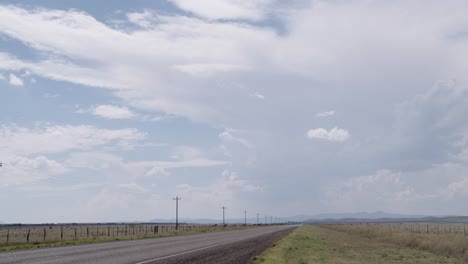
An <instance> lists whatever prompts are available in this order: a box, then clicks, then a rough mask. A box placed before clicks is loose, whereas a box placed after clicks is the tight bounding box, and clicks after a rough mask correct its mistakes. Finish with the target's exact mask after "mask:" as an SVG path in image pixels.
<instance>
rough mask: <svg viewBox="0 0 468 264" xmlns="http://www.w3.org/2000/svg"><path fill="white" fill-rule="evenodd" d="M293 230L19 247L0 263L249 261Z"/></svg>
mask: <svg viewBox="0 0 468 264" xmlns="http://www.w3.org/2000/svg"><path fill="white" fill-rule="evenodd" d="M291 229H292V227H291V226H273V227H260V228H253V229H246V230H240V231H227V232H215V233H206V234H197V235H190V236H178V237H167V238H158V239H144V240H133V241H120V242H110V243H102V244H92V245H79V246H68V247H57V248H44V249H32V250H18V251H10V252H3V253H0V263H2V264H3V263H9V264H10V263H11V264H13V263H38V264H82V263H99V264H111V263H112V264H129V263H132V264H152V263H154V264H169V263H171V264H173V263H246V262H248V261H249V259H251V258H252V257H253V256H255V255H258V254H260V253H261V252H262V251H263V250H265V249H266V248H268V247H270V246H271V245H272V244H273V243H274V242H275V241H276V240H278V239H279V238H281V237H282V236H284V235H286V234H287V233H288V232H290V231H291Z"/></svg>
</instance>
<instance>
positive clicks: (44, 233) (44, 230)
mask: <svg viewBox="0 0 468 264" xmlns="http://www.w3.org/2000/svg"><path fill="white" fill-rule="evenodd" d="M46 234H47V233H46V229H45V228H44V241H45V238H46Z"/></svg>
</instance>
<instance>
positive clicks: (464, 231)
mask: <svg viewBox="0 0 468 264" xmlns="http://www.w3.org/2000/svg"><path fill="white" fill-rule="evenodd" d="M463 236H465V237H466V225H465V224H463Z"/></svg>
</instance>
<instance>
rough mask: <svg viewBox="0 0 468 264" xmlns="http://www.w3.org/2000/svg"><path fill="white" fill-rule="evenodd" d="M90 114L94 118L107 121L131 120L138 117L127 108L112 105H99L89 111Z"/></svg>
mask: <svg viewBox="0 0 468 264" xmlns="http://www.w3.org/2000/svg"><path fill="white" fill-rule="evenodd" d="M90 112H91V113H92V114H93V115H95V116H99V117H102V118H107V119H132V118H136V117H137V116H138V115H137V114H135V113H134V112H132V111H131V110H130V109H128V108H127V107H119V106H114V105H99V106H96V107H94V108H93V109H91V110H90Z"/></svg>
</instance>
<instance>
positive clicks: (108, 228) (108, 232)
mask: <svg viewBox="0 0 468 264" xmlns="http://www.w3.org/2000/svg"><path fill="white" fill-rule="evenodd" d="M107 236H108V237H110V226H107Z"/></svg>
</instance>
